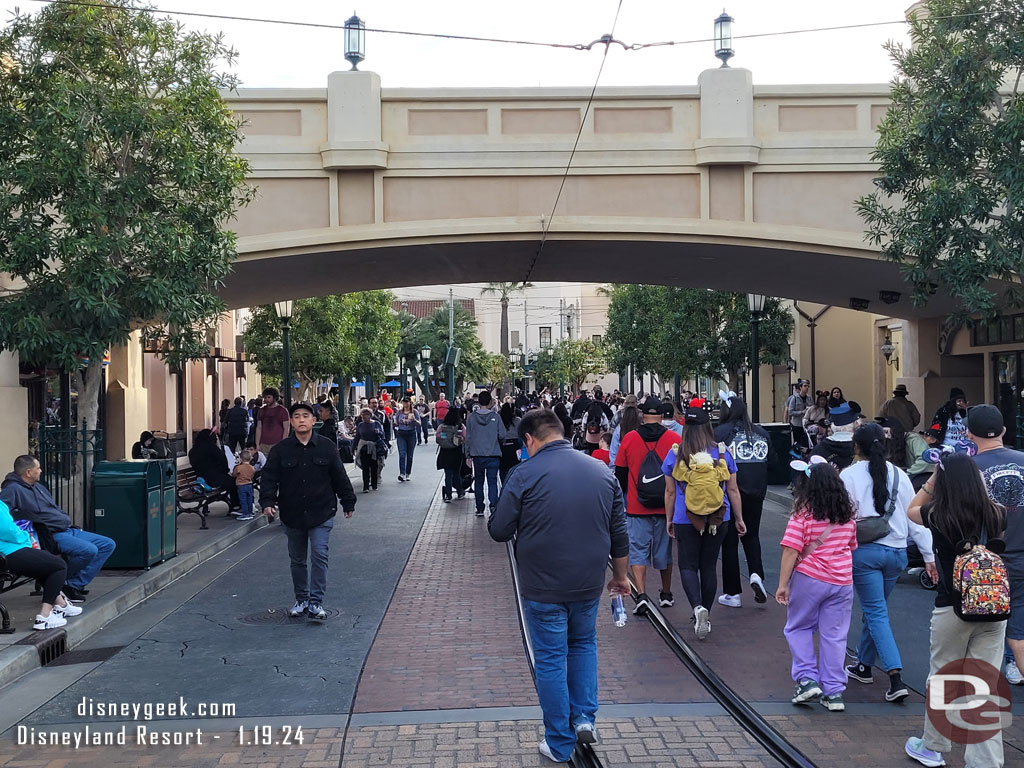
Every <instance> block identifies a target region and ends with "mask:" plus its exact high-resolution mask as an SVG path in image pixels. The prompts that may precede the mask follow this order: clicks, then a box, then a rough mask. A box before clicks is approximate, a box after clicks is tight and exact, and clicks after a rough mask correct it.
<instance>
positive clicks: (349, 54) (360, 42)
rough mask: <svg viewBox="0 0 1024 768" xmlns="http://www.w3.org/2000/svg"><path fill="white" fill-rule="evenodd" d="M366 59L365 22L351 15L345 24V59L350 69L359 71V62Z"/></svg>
mask: <svg viewBox="0 0 1024 768" xmlns="http://www.w3.org/2000/svg"><path fill="white" fill-rule="evenodd" d="M365 58H366V22H364V21H363V20H362V19H360V18H359V17H358V16H355V15H353V16H352V18H351V19H349V20H348V21H346V22H345V59H346V60H347V61H349V62H350V63H351V64H352V69H354V70H358V69H359V62H361V61H362V60H363V59H365Z"/></svg>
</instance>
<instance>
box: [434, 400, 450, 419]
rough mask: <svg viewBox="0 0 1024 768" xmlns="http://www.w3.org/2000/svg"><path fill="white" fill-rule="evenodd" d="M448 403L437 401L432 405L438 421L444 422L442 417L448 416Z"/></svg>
mask: <svg viewBox="0 0 1024 768" xmlns="http://www.w3.org/2000/svg"><path fill="white" fill-rule="evenodd" d="M448 405H449V403H448V401H447V400H438V401H437V403H436V404H435V405H434V413H436V414H437V420H438V421H444V417H445V416H447V415H448Z"/></svg>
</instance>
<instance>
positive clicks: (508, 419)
mask: <svg viewBox="0 0 1024 768" xmlns="http://www.w3.org/2000/svg"><path fill="white" fill-rule="evenodd" d="M508 399H509V398H506V400H508ZM498 415H499V416H500V417H501V423H502V424H503V425H504V426H505V434H506V437H504V438H502V439H501V440H499V441H498V442H499V443H500V444H501V458H500V459H499V460H498V477H499V478H500V479H501V484H502V485H503V486H504V485H505V478H506V477H508V473H509V470H510V469H512V467H514V466H515V465H516V464H518V463H519V447H520V442H519V438H518V437H516V435H517V434H518V430H519V422H520V421H522V419H521V418H520V417H519V416H517V415H516V409H515V408H514V407H513V405H512V403H510V402H506V403H505V404H504V405H502V406H501V410H500V411H499V412H498Z"/></svg>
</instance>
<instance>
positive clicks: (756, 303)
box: [747, 293, 765, 423]
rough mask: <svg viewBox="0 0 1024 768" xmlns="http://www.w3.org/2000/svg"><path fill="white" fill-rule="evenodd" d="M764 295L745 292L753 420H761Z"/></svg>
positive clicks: (751, 413)
mask: <svg viewBox="0 0 1024 768" xmlns="http://www.w3.org/2000/svg"><path fill="white" fill-rule="evenodd" d="M764 301H765V297H764V296H761V295H760V294H757V293H748V294H747V308H748V309H749V310H750V347H751V354H750V399H751V403H750V415H751V418H752V419H753V420H754V422H755V423H756V422H758V421H760V420H761V343H760V339H759V338H758V331H759V330H760V326H761V316H762V315H763V314H764Z"/></svg>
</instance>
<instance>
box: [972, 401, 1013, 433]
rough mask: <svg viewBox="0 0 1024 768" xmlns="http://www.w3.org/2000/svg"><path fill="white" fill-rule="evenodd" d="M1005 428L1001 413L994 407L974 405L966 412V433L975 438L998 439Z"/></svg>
mask: <svg viewBox="0 0 1024 768" xmlns="http://www.w3.org/2000/svg"><path fill="white" fill-rule="evenodd" d="M1005 426H1006V425H1005V424H1004V423H1003V414H1002V411H1000V410H999V409H998V408H996V407H995V406H994V405H976V406H974V407H973V408H971V410H969V411H968V412H967V431H968V432H970V433H971V434H972V435H974V436H975V437H999V436H1000V435H1001V434H1003V428H1004V427H1005Z"/></svg>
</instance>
